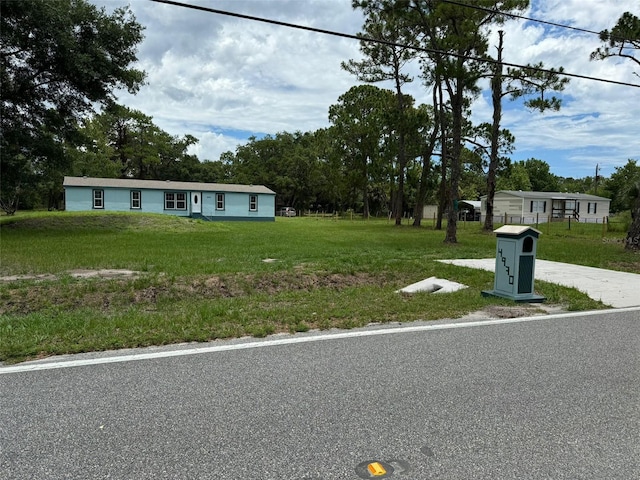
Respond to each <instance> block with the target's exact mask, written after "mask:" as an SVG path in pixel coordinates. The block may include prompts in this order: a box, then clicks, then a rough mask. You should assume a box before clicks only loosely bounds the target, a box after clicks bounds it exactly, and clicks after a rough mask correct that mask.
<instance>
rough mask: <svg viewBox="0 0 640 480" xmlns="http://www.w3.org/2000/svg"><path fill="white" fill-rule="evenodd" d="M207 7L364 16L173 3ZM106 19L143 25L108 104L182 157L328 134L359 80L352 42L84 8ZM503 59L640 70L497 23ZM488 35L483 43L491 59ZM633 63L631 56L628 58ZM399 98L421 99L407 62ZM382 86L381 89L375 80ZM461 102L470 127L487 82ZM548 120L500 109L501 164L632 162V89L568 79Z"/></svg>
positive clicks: (336, 7) (602, 9) (563, 0)
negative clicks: (134, 79) (129, 89)
mask: <svg viewBox="0 0 640 480" xmlns="http://www.w3.org/2000/svg"><path fill="white" fill-rule="evenodd" d="M182 1H184V2H185V3H193V4H199V5H203V6H206V7H210V8H215V9H219V10H226V11H231V12H237V13H242V14H247V15H252V16H258V17H264V18H269V19H274V20H278V21H282V22H287V23H294V24H300V25H305V26H310V27H314V28H320V29H325V30H331V31H337V32H343V33H349V34H356V33H358V32H360V31H361V28H362V25H363V21H364V17H363V15H362V13H361V12H360V11H354V10H353V9H352V8H351V0H182ZM92 2H93V3H95V4H97V5H99V6H104V7H105V9H106V10H107V11H108V12H109V11H111V10H113V9H114V8H116V7H119V6H125V5H129V6H130V8H131V10H132V11H133V12H134V14H135V16H136V19H137V21H138V22H139V23H141V24H142V25H143V26H144V27H145V31H144V35H145V39H144V40H143V42H142V43H141V44H140V45H139V50H138V65H136V67H137V68H141V69H143V70H145V71H146V72H147V80H146V81H147V83H146V85H145V86H143V87H142V88H141V89H140V91H139V92H138V93H137V94H136V95H135V96H133V95H129V94H128V93H126V92H118V98H119V102H120V103H122V104H124V105H126V106H128V107H130V108H134V109H137V110H140V111H142V112H143V113H145V114H147V115H150V116H152V117H153V120H154V122H155V123H156V125H158V126H159V127H160V128H162V129H164V130H165V131H167V132H169V133H170V134H172V135H179V136H183V135H186V134H190V135H193V136H195V137H196V138H198V139H199V143H198V144H197V145H195V146H194V147H192V150H191V151H190V153H193V154H196V155H197V156H198V158H199V159H200V160H201V161H203V160H218V159H219V158H220V155H221V154H222V153H223V152H227V151H232V152H233V151H235V150H236V148H237V147H238V146H239V145H242V144H244V143H246V142H247V139H248V138H250V137H251V136H255V137H256V138H262V137H263V136H265V135H267V134H271V135H275V134H276V133H278V132H284V131H286V132H295V131H301V132H307V131H315V130H317V129H319V128H324V127H327V126H329V121H328V110H329V107H330V106H331V105H332V104H335V103H337V101H338V98H339V97H340V95H342V94H343V93H345V92H346V91H347V90H349V88H351V87H352V86H354V85H357V84H359V83H360V82H358V80H357V79H356V78H355V77H354V76H353V75H351V74H349V73H347V72H346V71H344V70H342V69H341V67H340V64H341V62H344V61H348V60H349V59H356V60H358V59H361V58H362V57H361V54H360V51H359V42H357V41H356V40H350V39H345V38H339V37H334V36H328V35H322V34H319V33H313V32H307V31H302V30H297V29H291V28H286V27H281V26H275V25H268V24H264V23H260V22H254V21H250V20H244V19H238V18H233V17H229V16H225V15H220V14H212V13H207V12H202V11H197V10H192V9H187V8H182V7H177V6H172V5H166V4H160V3H155V2H152V1H150V0H130V1H129V2H127V1H125V0H92ZM625 11H630V12H631V13H633V14H634V15H637V16H640V0H606V1H602V0H532V2H531V6H530V8H529V9H528V10H527V11H526V12H524V13H523V15H524V16H527V17H532V18H536V19H540V20H545V21H548V22H556V23H560V24H563V25H570V26H573V27H578V28H582V29H587V30H592V31H596V32H599V31H601V30H603V29H610V28H612V27H613V26H614V25H615V24H616V22H617V20H618V18H620V16H621V14H622V13H623V12H625ZM500 28H502V30H504V32H505V34H504V38H505V41H504V53H503V58H504V61H505V62H510V63H514V64H527V63H537V62H544V65H545V67H555V68H557V67H560V66H562V67H564V69H565V70H566V71H567V72H570V73H575V74H579V75H585V76H591V77H598V78H606V79H610V80H616V81H620V82H627V83H633V84H637V85H640V67H638V65H637V64H635V63H634V62H632V61H629V60H624V59H620V58H611V59H607V60H604V61H590V60H589V54H590V53H591V52H592V51H593V50H595V49H596V48H597V47H598V46H600V45H601V41H600V40H599V38H598V36H597V35H595V34H590V33H582V32H577V31H575V30H569V29H563V28H558V27H552V26H548V25H544V24H540V23H536V22H531V21H526V20H510V21H508V22H507V23H506V24H505V25H503V26H502V27H500ZM497 29H498V27H495V28H494V30H495V31H494V32H492V34H491V36H490V38H491V45H492V47H491V49H492V52H494V53H495V51H496V50H495V45H496V44H497V38H498V34H497ZM636 56H637V57H640V53H639V54H638V55H636ZM408 73H410V74H413V75H414V78H415V80H414V81H413V82H412V83H410V84H408V85H407V87H406V89H405V90H406V93H409V94H411V95H413V97H414V98H415V99H416V104H420V103H429V101H430V90H429V89H428V88H427V87H425V85H424V84H423V82H422V81H421V79H420V77H419V74H420V69H419V66H418V64H417V63H416V64H414V65H411V66H410V67H409V69H408ZM376 85H377V86H380V87H382V88H390V87H391V85H387V84H376ZM481 86H483V87H484V88H483V93H482V95H480V96H479V97H478V98H477V99H476V100H475V101H474V103H473V105H472V112H473V113H472V118H471V120H472V121H473V122H474V123H481V122H491V118H492V108H491V97H490V93H489V91H488V83H485V84H481ZM561 98H562V100H563V104H562V108H561V110H560V111H558V112H546V113H543V114H541V113H535V112H532V111H529V110H527V109H526V108H524V107H523V106H522V104H521V103H520V102H509V101H505V102H504V104H503V120H502V126H503V128H507V129H509V130H510V131H511V133H512V134H514V135H515V138H516V142H515V151H514V152H513V153H512V154H511V159H512V161H520V160H526V159H529V158H537V159H540V160H544V161H545V162H547V163H548V164H549V165H550V167H551V172H552V173H554V174H556V175H559V176H562V177H573V178H584V177H586V176H594V174H595V170H596V165H599V168H600V174H601V175H603V176H605V177H608V176H610V175H611V174H612V173H614V172H615V168H616V167H621V166H623V165H624V164H626V163H627V161H628V159H636V160H638V161H640V138H639V136H640V121H639V119H640V88H634V87H629V86H622V85H614V84H610V83H602V82H596V81H591V80H584V79H577V78H573V79H571V82H570V83H569V85H568V86H567V87H566V89H565V91H564V92H563V94H562V95H561Z"/></svg>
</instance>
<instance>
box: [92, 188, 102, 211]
mask: <svg viewBox="0 0 640 480" xmlns="http://www.w3.org/2000/svg"><path fill="white" fill-rule="evenodd" d="M93 208H104V190H94V191H93Z"/></svg>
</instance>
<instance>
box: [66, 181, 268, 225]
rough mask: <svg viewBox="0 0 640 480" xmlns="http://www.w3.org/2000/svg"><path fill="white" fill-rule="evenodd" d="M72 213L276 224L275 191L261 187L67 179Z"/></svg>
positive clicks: (67, 192) (67, 195) (68, 200)
mask: <svg viewBox="0 0 640 480" xmlns="http://www.w3.org/2000/svg"><path fill="white" fill-rule="evenodd" d="M64 189H65V208H66V210H67V211H88V210H104V211H111V212H146V213H162V214H169V215H177V216H183V217H193V218H201V219H205V220H250V221H274V220H275V192H273V191H272V190H270V189H268V188H266V187H264V186H260V185H257V186H256V185H237V184H216V183H196V182H172V181H159V180H133V179H114V178H89V177H65V179H64Z"/></svg>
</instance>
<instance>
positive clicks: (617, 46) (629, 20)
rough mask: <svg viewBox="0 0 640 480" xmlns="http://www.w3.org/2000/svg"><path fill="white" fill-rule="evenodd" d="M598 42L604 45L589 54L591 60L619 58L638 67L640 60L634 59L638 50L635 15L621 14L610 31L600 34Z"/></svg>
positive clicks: (639, 28) (638, 25) (639, 34)
mask: <svg viewBox="0 0 640 480" xmlns="http://www.w3.org/2000/svg"><path fill="white" fill-rule="evenodd" d="M600 40H602V41H603V42H605V44H604V45H602V46H601V47H599V48H597V49H596V50H595V51H593V52H592V53H591V60H605V59H607V58H611V57H621V58H626V59H628V60H631V61H632V62H635V63H637V64H638V65H640V58H638V57H636V55H637V51H638V50H640V18H638V17H637V16H636V15H633V14H632V13H631V12H625V13H623V14H622V16H621V17H620V18H619V19H618V23H616V25H615V26H614V27H613V28H612V29H611V31H609V30H603V31H602V32H600ZM636 75H638V74H637V73H636Z"/></svg>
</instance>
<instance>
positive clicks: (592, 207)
mask: <svg viewBox="0 0 640 480" xmlns="http://www.w3.org/2000/svg"><path fill="white" fill-rule="evenodd" d="M597 210H598V204H597V203H596V202H593V203H591V202H588V203H587V213H598V212H597Z"/></svg>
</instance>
